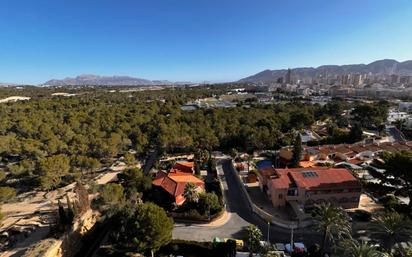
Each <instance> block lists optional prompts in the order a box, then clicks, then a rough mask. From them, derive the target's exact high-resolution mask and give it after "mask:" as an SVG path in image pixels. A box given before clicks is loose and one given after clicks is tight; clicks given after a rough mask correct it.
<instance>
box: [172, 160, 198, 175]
mask: <svg viewBox="0 0 412 257" xmlns="http://www.w3.org/2000/svg"><path fill="white" fill-rule="evenodd" d="M170 172H173V173H187V174H194V172H195V170H194V162H189V161H178V162H176V163H175V165H173V167H172V169H171V170H170Z"/></svg>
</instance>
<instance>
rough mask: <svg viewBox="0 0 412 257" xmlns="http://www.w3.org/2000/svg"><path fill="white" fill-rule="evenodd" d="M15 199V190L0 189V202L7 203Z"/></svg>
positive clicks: (8, 188) (9, 188)
mask: <svg viewBox="0 0 412 257" xmlns="http://www.w3.org/2000/svg"><path fill="white" fill-rule="evenodd" d="M14 197H16V190H15V189H14V188H12V187H0V202H9V201H11V200H13V198H14Z"/></svg>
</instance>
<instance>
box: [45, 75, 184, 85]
mask: <svg viewBox="0 0 412 257" xmlns="http://www.w3.org/2000/svg"><path fill="white" fill-rule="evenodd" d="M184 84H191V83H190V82H170V81H168V80H148V79H142V78H134V77H129V76H98V75H91V74H85V75H80V76H77V77H74V78H65V79H52V80H49V81H47V82H45V83H43V85H44V86H46V85H47V86H86V85H92V86H153V85H184Z"/></svg>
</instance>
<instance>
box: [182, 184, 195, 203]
mask: <svg viewBox="0 0 412 257" xmlns="http://www.w3.org/2000/svg"><path fill="white" fill-rule="evenodd" d="M183 196H184V197H185V199H186V201H188V202H190V203H196V202H197V201H198V200H199V194H198V193H197V191H196V185H195V184H193V183H191V182H189V183H187V184H186V185H185V189H184V191H183Z"/></svg>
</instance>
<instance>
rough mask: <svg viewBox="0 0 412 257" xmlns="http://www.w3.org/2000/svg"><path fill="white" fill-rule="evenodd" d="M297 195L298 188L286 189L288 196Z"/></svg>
mask: <svg viewBox="0 0 412 257" xmlns="http://www.w3.org/2000/svg"><path fill="white" fill-rule="evenodd" d="M297 195H298V190H297V189H296V188H290V189H288V196H297Z"/></svg>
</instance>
